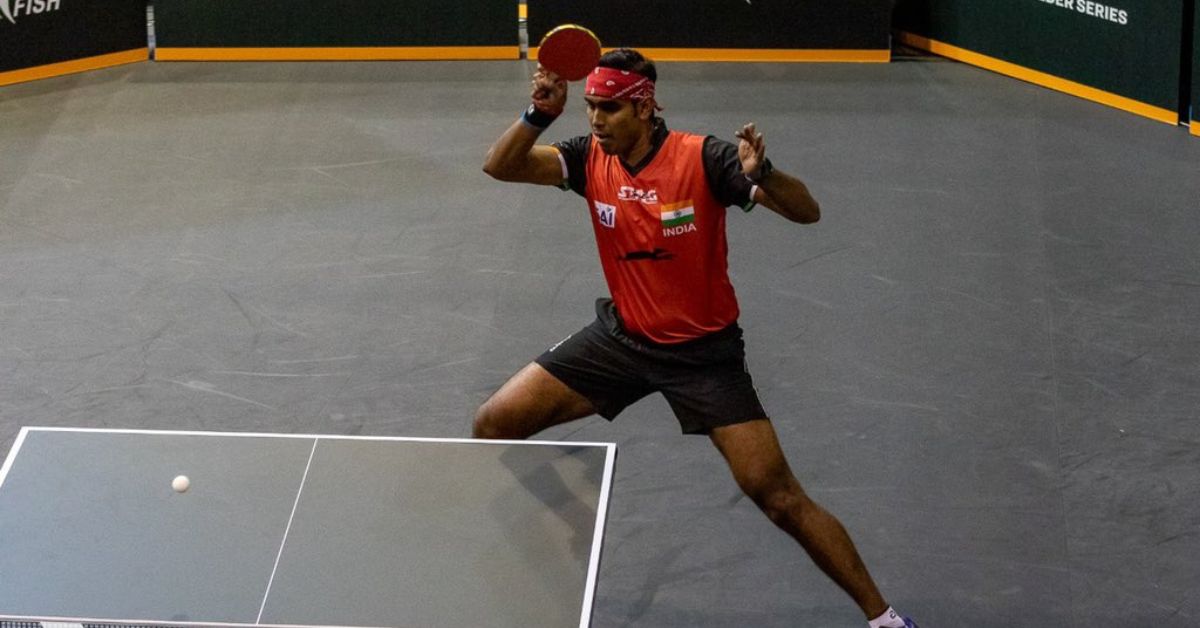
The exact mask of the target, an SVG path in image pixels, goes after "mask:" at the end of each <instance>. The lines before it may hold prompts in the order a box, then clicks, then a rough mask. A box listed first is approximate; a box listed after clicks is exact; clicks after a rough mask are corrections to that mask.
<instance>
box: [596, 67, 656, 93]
mask: <svg viewBox="0 0 1200 628" xmlns="http://www.w3.org/2000/svg"><path fill="white" fill-rule="evenodd" d="M584 93H585V94H587V95H588V96H599V97H601V98H617V99H620V100H644V99H647V98H649V99H653V98H654V81H651V80H650V79H649V78H647V77H645V76H642V75H641V74H638V73H637V72H630V71H629V70H616V69H613V68H602V67H597V68H596V69H595V70H592V73H591V74H589V75H588V77H587V86H586V89H585V90H584Z"/></svg>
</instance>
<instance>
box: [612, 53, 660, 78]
mask: <svg viewBox="0 0 1200 628" xmlns="http://www.w3.org/2000/svg"><path fill="white" fill-rule="evenodd" d="M600 67H602V68H612V69H614V70H629V71H630V72H637V73H638V74H641V75H642V76H644V77H646V78H648V79H650V80H651V81H657V80H658V70H656V69H655V68H654V62H653V61H651V60H649V59H647V58H646V57H643V56H642V53H640V52H638V51H636V50H634V49H633V48H617V49H616V50H610V51H608V52H606V53H604V55H603V56H601V57H600Z"/></svg>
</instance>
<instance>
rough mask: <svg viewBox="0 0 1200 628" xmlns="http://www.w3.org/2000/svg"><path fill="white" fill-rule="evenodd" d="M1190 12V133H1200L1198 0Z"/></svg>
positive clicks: (1199, 26) (1199, 15)
mask: <svg viewBox="0 0 1200 628" xmlns="http://www.w3.org/2000/svg"><path fill="white" fill-rule="evenodd" d="M1192 14H1193V15H1192V103H1191V104H1192V135H1200V1H1198V2H1195V4H1194V7H1193V9H1192Z"/></svg>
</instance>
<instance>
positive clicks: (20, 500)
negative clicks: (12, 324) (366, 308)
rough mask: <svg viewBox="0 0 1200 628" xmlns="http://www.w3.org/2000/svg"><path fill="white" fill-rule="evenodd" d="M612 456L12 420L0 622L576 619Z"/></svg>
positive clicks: (376, 623) (422, 624) (581, 614)
mask: <svg viewBox="0 0 1200 628" xmlns="http://www.w3.org/2000/svg"><path fill="white" fill-rule="evenodd" d="M615 459H616V446H615V445H613V444H611V443H566V442H540V441H481V440H466V439H423V438H399V437H365V436H364V437H356V436H333V435H299V434H258V433H236V432H184V431H159V430H107V429H68V428H39V427H25V428H22V429H21V431H20V433H19V434H18V435H17V437H16V439H15V441H14V443H13V446H12V449H11V450H10V452H9V455H8V456H7V458H6V459H5V461H4V465H3V467H0V628H60V627H62V626H64V625H66V626H89V627H90V626H92V625H101V626H112V625H121V626H230V627H242V626H262V627H274V626H279V627H283V626H296V627H300V626H304V627H307V626H345V627H358V626H361V627H364V628H365V627H380V628H382V627H391V628H409V627H412V628H443V627H444V628H492V627H501V628H502V627H509V626H512V627H516V626H520V627H521V628H534V627H536V628H552V627H557V626H572V627H574V626H580V627H586V626H589V625H590V623H591V615H592V607H593V601H594V599H595V598H594V596H595V590H596V578H597V571H598V569H599V563H600V550H601V545H602V540H603V533H604V524H605V518H606V512H607V506H608V502H609V495H610V491H611V486H612V478H613V465H614V463H615ZM177 475H186V476H188V477H189V478H190V480H191V486H190V488H189V489H188V490H186V491H184V492H177V491H175V490H173V489H172V486H171V482H172V479H173V478H175V477H176V476H177Z"/></svg>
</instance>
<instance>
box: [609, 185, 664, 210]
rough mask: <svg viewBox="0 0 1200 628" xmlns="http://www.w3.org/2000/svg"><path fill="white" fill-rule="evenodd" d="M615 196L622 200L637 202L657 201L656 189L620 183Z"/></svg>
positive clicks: (651, 202)
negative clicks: (638, 187)
mask: <svg viewBox="0 0 1200 628" xmlns="http://www.w3.org/2000/svg"><path fill="white" fill-rule="evenodd" d="M617 198H618V199H620V200H622V201H637V202H639V203H646V204H647V205H653V204H655V203H658V190H639V189H637V188H635V187H631V186H628V185H622V186H621V188H620V189H618V190H617Z"/></svg>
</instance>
